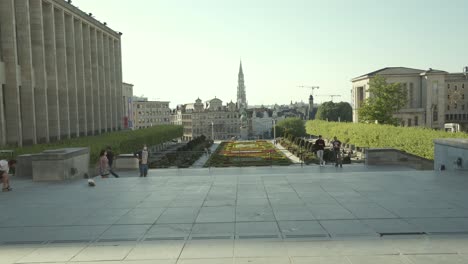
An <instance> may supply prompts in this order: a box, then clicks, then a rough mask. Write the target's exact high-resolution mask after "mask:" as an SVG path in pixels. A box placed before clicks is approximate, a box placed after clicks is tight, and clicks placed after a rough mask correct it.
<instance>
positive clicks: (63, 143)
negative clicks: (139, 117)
mask: <svg viewBox="0 0 468 264" xmlns="http://www.w3.org/2000/svg"><path fill="white" fill-rule="evenodd" d="M182 132H183V128H182V126H173V125H161V126H153V127H150V128H146V129H139V130H125V131H118V132H110V133H105V134H101V135H98V136H87V137H79V138H73V139H66V140H60V141H56V142H53V143H49V144H37V145H32V146H25V147H21V148H18V147H13V148H11V147H8V146H5V147H2V148H3V149H12V150H14V156H15V157H16V156H17V155H21V154H33V153H40V152H42V151H44V150H48V149H58V148H70V147H90V151H91V153H90V154H91V155H90V161H91V164H93V162H95V161H97V160H98V157H99V152H100V151H101V150H102V149H105V148H106V147H107V146H111V147H112V150H113V152H114V153H115V154H121V153H133V152H135V151H137V150H138V149H140V148H142V147H143V144H146V145H148V146H152V145H157V144H160V143H163V142H166V141H169V140H171V139H174V138H178V137H181V136H182ZM8 158H9V157H8Z"/></svg>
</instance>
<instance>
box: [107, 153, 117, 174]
mask: <svg viewBox="0 0 468 264" xmlns="http://www.w3.org/2000/svg"><path fill="white" fill-rule="evenodd" d="M106 152H107V160H108V161H109V172H110V173H111V174H112V175H113V176H114V177H116V178H118V177H119V175H117V173H115V172H114V171H113V170H112V163H114V153H112V148H111V147H110V146H109V147H107V150H106Z"/></svg>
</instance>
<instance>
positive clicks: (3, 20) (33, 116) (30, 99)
mask: <svg viewBox="0 0 468 264" xmlns="http://www.w3.org/2000/svg"><path fill="white" fill-rule="evenodd" d="M0 85H1V90H0V145H5V144H9V145H18V146H22V145H23V144H36V143H44V142H50V141H55V140H59V139H66V138H71V137H78V136H87V135H96V134H100V133H103V132H108V131H115V130H120V129H121V128H122V124H123V106H124V102H123V99H122V56H121V33H117V32H115V31H114V30H112V29H110V28H109V27H107V26H106V23H101V22H99V21H97V20H96V19H94V18H93V17H92V14H86V13H84V12H82V11H81V10H79V9H78V8H77V7H75V6H73V5H72V4H71V1H70V0H69V1H63V0H0Z"/></svg>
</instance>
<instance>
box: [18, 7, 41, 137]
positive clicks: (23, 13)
mask: <svg viewBox="0 0 468 264" xmlns="http://www.w3.org/2000/svg"><path fill="white" fill-rule="evenodd" d="M15 16H16V32H17V35H16V40H17V47H18V64H19V65H20V67H21V88H20V98H21V102H20V105H21V127H22V133H23V143H24V144H36V143H37V137H36V116H35V113H34V112H35V105H34V74H33V64H32V47H31V26H30V25H31V23H30V18H29V1H28V0H15Z"/></svg>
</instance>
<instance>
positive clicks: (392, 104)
mask: <svg viewBox="0 0 468 264" xmlns="http://www.w3.org/2000/svg"><path fill="white" fill-rule="evenodd" d="M368 92H369V94H370V97H369V98H367V99H366V100H365V101H364V103H363V104H362V105H361V107H359V110H358V115H359V122H375V121H377V122H378V123H379V124H389V125H397V124H398V119H397V118H395V117H393V115H394V114H395V113H396V112H398V111H399V110H400V109H402V108H403V107H404V106H405V105H406V102H407V99H406V91H405V89H404V88H403V86H402V85H401V84H400V83H387V80H386V79H385V77H383V76H380V75H376V76H374V77H373V78H372V79H370V82H369V90H368Z"/></svg>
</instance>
